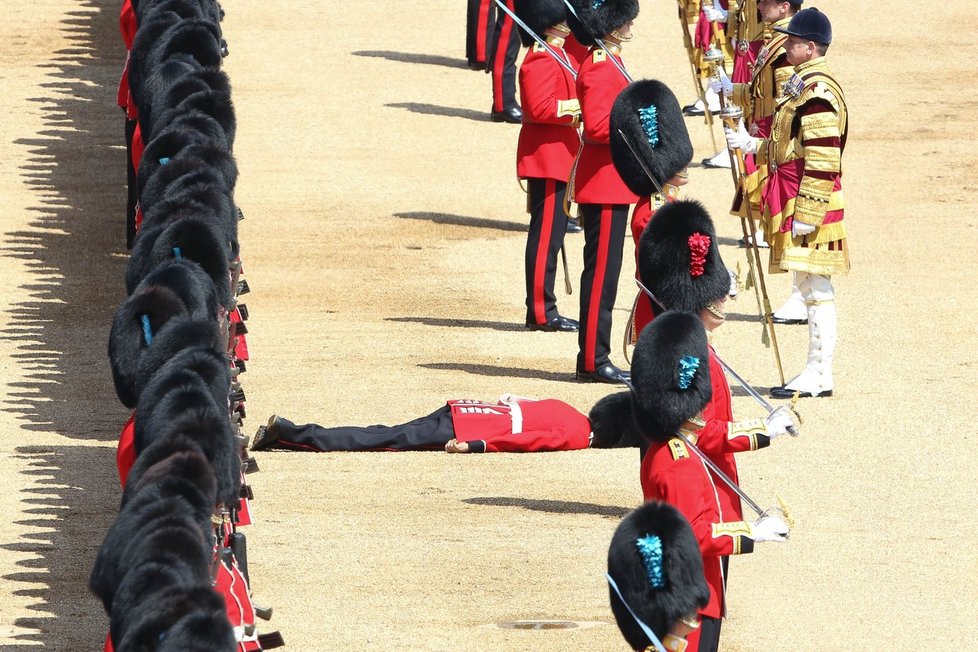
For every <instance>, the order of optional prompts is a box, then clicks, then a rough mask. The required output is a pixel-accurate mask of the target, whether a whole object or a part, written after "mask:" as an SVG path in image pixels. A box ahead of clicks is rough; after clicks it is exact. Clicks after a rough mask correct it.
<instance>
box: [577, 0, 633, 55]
mask: <svg viewBox="0 0 978 652" xmlns="http://www.w3.org/2000/svg"><path fill="white" fill-rule="evenodd" d="M570 3H571V5H573V7H574V10H575V11H576V12H577V19H576V20H575V18H574V16H573V14H572V13H571V12H570V11H568V12H567V24H568V25H569V26H570V28H571V31H572V32H574V36H575V37H577V40H578V41H580V42H581V44H582V45H586V46H592V45H595V43H596V40H597V39H603V38H604V36H605V34H610V33H611V32H613V31H614V30H616V29H618V28H619V27H621V26H622V25H624V24H625V23H627V22H628V21H630V20H635V17H636V16H638V0H570Z"/></svg>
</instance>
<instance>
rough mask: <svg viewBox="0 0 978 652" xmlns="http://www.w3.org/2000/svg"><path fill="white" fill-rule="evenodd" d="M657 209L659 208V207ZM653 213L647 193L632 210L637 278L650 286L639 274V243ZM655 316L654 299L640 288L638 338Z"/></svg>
mask: <svg viewBox="0 0 978 652" xmlns="http://www.w3.org/2000/svg"><path fill="white" fill-rule="evenodd" d="M661 197H662V195H659V194H656V199H657V201H661ZM665 201H666V202H671V201H675V197H670V196H666V199H665ZM657 206H659V207H661V204H657ZM655 210H658V208H656V209H655ZM653 215H655V211H654V210H652V196H651V195H647V196H645V197H641V198H639V200H638V203H637V204H635V209H634V210H633V211H632V241H633V242H634V243H635V278H637V279H638V280H639V281H642V284H643V285H645V287H648V286H649V282H648V280H643V279H642V278H641V277H640V276H639V274H638V243H639V241H640V240H641V239H642V234H643V233H644V232H645V227H646V226H648V225H649V222H651V221H652V216H653ZM654 316H655V315H654V313H653V312H652V299H650V298H649V296H648V295H647V294H645V292H643V291H642V290H641V289H640V290H639V291H638V301H637V302H636V304H635V318H634V319H635V320H634V323H633V324H634V325H633V330H634V332H635V337H636V338H637V337H638V336H639V335H640V334H641V333H642V329H644V328H645V327H646V326H648V325H649V324H650V323H651V322H652V319H653V317H654Z"/></svg>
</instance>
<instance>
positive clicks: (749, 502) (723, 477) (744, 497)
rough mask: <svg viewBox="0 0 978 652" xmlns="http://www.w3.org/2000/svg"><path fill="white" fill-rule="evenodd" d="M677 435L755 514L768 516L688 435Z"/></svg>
mask: <svg viewBox="0 0 978 652" xmlns="http://www.w3.org/2000/svg"><path fill="white" fill-rule="evenodd" d="M676 435H677V436H678V437H679V438H680V439H682V440H683V443H685V444H686V446H688V447H689V448H690V449H691V450H692V451H693V452H694V453H696V455H697V457H699V458H700V460H701V461H702V462H703V464H705V465H706V466H707V467H708V468H709V469H710V471H712V472H713V474H714V475H716V476H717V477H718V478H720V480H721V482H723V483H724V484H725V485H727V486H728V487H730V488H731V489H733V491H734V493H735V494H737V495H738V496H740V498H741V499H742V500H743V501H744V502H745V503H747V505H748V506H749V507H750V508H751V509H752V510H754V512H755V513H757V515H758V516H765V515H766V512H765V511H764V510H763V509H761V507H760V505H758V504H757V503H756V502H754V500H753V499H752V498H751V497H750V496H748V495H747V494H746V493H745V492H744V490H743V489H741V488H740V486H739V485H738V484H737V483H736V482H734V481H733V480H731V479H730V478H729V477H728V476H727V474H726V473H724V472H723V471H721V470H720V467H718V466H717V465H716V464H714V463H713V460H711V459H710V458H709V457H707V456H706V453H704V452H703V451H701V450H700V449H698V448H696V444H694V443H693V442H691V441H690V440H689V437H687V436H686V435H684V434H683V433H682V432H679V431H677V432H676Z"/></svg>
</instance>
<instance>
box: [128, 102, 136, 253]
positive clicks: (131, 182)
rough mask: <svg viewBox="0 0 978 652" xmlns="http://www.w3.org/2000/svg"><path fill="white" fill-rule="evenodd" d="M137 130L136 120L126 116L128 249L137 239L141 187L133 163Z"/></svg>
mask: <svg viewBox="0 0 978 652" xmlns="http://www.w3.org/2000/svg"><path fill="white" fill-rule="evenodd" d="M135 132H136V121H135V120H130V119H129V118H126V188H127V196H126V249H132V243H133V240H135V239H136V202H137V201H138V200H139V187H138V182H137V181H136V168H134V167H133V165H132V137H133V134H135Z"/></svg>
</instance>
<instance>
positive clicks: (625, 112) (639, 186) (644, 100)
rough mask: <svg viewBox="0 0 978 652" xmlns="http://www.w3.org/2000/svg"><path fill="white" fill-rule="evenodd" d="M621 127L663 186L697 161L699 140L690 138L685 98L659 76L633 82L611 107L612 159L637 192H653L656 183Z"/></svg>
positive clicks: (644, 194)
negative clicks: (681, 105) (695, 146)
mask: <svg viewBox="0 0 978 652" xmlns="http://www.w3.org/2000/svg"><path fill="white" fill-rule="evenodd" d="M619 130H620V131H621V133H624V134H625V138H627V139H628V143H630V144H631V146H632V147H634V148H635V150H636V152H637V155H638V157H639V158H640V159H641V163H644V165H645V168H647V169H648V170H649V172H651V173H652V176H653V177H654V178H655V181H656V182H657V183H658V184H659V187H660V188H661V187H662V186H663V185H664V184H665V183H666V181H668V180H669V179H670V178H672V177H673V176H675V175H676V174H678V173H679V172H682V171H683V170H684V169H685V168H686V166H688V165H689V162H690V161H692V160H693V143H692V142H690V140H689V131H687V129H686V122H685V120H684V119H683V112H682V109H680V108H679V100H677V99H676V96H675V95H674V94H673V92H672V91H671V90H669V87H668V86H666V85H665V84H663V83H662V82H660V81H658V80H655V79H643V80H641V81H637V82H632V83H631V84H629V85H628V87H627V88H626V89H625V90H623V91H622V92H621V93H620V94H619V95H618V99H616V100H615V104H614V106H613V107H612V109H611V134H610V136H611V139H610V143H611V160H612V162H613V163H614V164H615V169H617V170H618V174H619V175H621V178H622V181H624V182H625V185H627V186H628V187H629V189H630V190H631V191H632V192H634V193H635V194H637V195H639V196H647V195H651V194H652V193H653V192H655V185H654V184H653V183H652V181H651V180H650V179H649V176H648V175H647V174H646V173H645V170H644V169H643V168H642V164H641V163H640V162H639V161H637V160H636V158H635V156H636V155H635V154H633V153H632V151H631V149H630V148H629V147H628V145H627V144H626V143H625V139H624V138H622V136H621V133H619Z"/></svg>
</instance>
